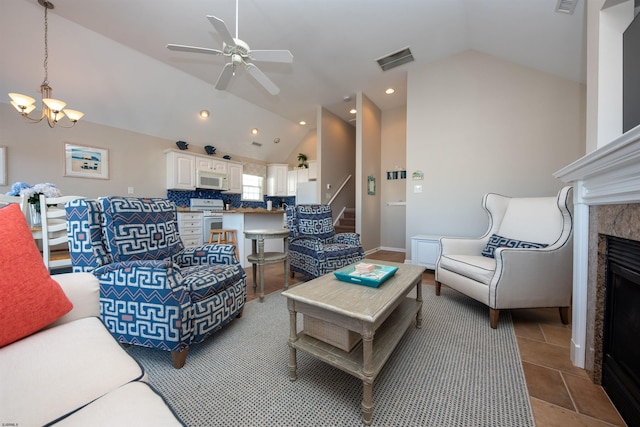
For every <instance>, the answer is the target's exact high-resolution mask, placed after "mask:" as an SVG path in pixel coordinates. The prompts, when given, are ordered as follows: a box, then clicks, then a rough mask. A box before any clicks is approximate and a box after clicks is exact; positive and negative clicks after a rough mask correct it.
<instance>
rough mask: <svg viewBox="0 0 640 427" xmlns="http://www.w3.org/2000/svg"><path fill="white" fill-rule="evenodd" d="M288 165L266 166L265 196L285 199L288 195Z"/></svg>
mask: <svg viewBox="0 0 640 427" xmlns="http://www.w3.org/2000/svg"><path fill="white" fill-rule="evenodd" d="M288 174H289V165H287V164H270V165H267V196H280V197H286V196H288V195H289V193H288V190H289V185H288V184H289V182H288Z"/></svg>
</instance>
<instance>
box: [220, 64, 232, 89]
mask: <svg viewBox="0 0 640 427" xmlns="http://www.w3.org/2000/svg"><path fill="white" fill-rule="evenodd" d="M233 67H234V66H233V62H229V63H228V64H227V65H225V66H224V68H223V69H222V72H221V73H220V76H219V77H218V81H217V82H216V89H218V90H225V89H226V88H227V85H228V84H229V80H231V77H233Z"/></svg>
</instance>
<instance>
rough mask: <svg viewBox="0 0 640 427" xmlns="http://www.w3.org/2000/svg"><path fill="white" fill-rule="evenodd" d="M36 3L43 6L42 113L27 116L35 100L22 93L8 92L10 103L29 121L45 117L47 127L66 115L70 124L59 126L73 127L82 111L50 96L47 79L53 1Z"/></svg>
mask: <svg viewBox="0 0 640 427" xmlns="http://www.w3.org/2000/svg"><path fill="white" fill-rule="evenodd" d="M38 3H40V5H41V6H42V7H44V81H43V82H42V84H41V85H40V95H41V96H42V114H41V115H40V117H38V118H33V117H30V116H29V114H30V113H31V112H32V111H33V110H35V108H36V106H35V102H36V100H35V99H34V98H31V97H30V96H27V95H22V94H20V93H10V94H9V97H10V98H11V105H13V106H14V107H15V109H16V110H18V111H19V112H20V114H21V115H22V117H23V118H24V119H25V120H28V121H29V122H31V123H38V122H41V121H42V120H44V119H45V118H46V119H47V123H48V124H49V127H54V126H55V125H56V124H58V122H59V121H60V120H61V119H63V118H64V116H65V115H66V116H67V118H68V119H69V121H70V122H71V126H63V125H60V126H61V127H73V126H74V125H75V124H76V123H77V122H78V120H80V119H81V118H82V116H84V113H81V112H80V111H77V110H71V109H68V108H65V107H66V106H67V104H66V103H65V102H63V101H60V100H58V99H54V98H52V97H51V93H52V92H53V89H51V86H49V82H48V81H47V78H48V74H49V72H48V67H47V63H48V60H49V46H48V42H47V30H48V21H47V10H48V9H53V8H54V6H53V3H51V2H50V1H46V0H38Z"/></svg>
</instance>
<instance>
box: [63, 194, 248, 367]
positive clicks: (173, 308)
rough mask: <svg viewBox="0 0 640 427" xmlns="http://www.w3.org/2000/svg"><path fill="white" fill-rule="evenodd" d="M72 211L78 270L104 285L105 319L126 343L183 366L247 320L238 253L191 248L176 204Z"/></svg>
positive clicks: (131, 203)
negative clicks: (203, 345) (195, 347)
mask: <svg viewBox="0 0 640 427" xmlns="http://www.w3.org/2000/svg"><path fill="white" fill-rule="evenodd" d="M66 212H67V224H68V238H69V252H70V253H71V262H72V266H73V271H74V272H79V271H87V272H91V273H93V274H94V275H95V276H96V277H97V278H98V280H99V281H100V313H101V316H102V320H103V322H104V323H105V324H106V326H107V328H109V330H110V331H111V333H112V334H113V335H114V336H115V337H116V339H117V340H118V341H119V342H121V343H126V344H133V345H140V346H145V347H153V348H158V349H161V350H166V351H170V352H171V356H172V359H173V365H174V367H175V368H181V367H182V366H184V363H185V361H186V357H187V352H188V350H189V347H190V346H191V345H192V344H195V343H198V342H201V341H202V340H204V339H205V338H207V337H208V336H210V335H212V334H213V333H214V332H216V331H218V330H219V329H221V328H222V327H223V326H225V325H226V324H227V323H229V322H230V321H231V320H233V319H234V318H236V317H240V316H241V315H242V310H243V308H244V304H245V302H246V287H247V283H246V273H245V271H244V269H243V268H242V266H241V264H240V263H239V262H238V259H237V258H236V254H235V247H234V246H233V245H203V246H199V247H195V248H193V247H192V248H185V247H184V245H183V244H182V241H181V239H180V235H179V234H178V228H177V222H176V206H175V204H173V203H172V202H171V201H169V200H165V199H145V198H131V197H106V198H101V199H98V200H87V199H84V200H75V201H73V202H70V203H68V204H67V205H66Z"/></svg>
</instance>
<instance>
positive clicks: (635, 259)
mask: <svg viewBox="0 0 640 427" xmlns="http://www.w3.org/2000/svg"><path fill="white" fill-rule="evenodd" d="M603 345H604V348H603V358H602V387H603V388H604V389H605V391H606V392H607V394H608V395H609V397H610V398H611V401H612V402H613V404H614V405H615V406H616V408H617V409H618V411H619V412H620V415H621V416H622V418H624V420H625V421H626V422H627V424H628V425H630V426H640V242H637V241H633V240H627V239H621V238H618V237H614V236H607V261H606V288H605V312H604V336H603Z"/></svg>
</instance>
